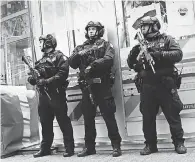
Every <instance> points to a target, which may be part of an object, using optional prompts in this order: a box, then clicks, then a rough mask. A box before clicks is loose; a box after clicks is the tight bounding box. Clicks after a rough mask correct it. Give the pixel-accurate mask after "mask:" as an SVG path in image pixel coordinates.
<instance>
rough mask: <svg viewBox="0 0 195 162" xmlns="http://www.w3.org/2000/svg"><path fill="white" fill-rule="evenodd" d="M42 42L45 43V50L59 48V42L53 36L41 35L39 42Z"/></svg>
mask: <svg viewBox="0 0 195 162" xmlns="http://www.w3.org/2000/svg"><path fill="white" fill-rule="evenodd" d="M40 40H43V41H44V43H43V48H44V49H47V48H53V49H55V48H56V46H57V40H56V38H55V37H54V36H53V35H52V34H47V35H46V36H45V35H41V36H40V37H39V41H40Z"/></svg>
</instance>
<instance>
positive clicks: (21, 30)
mask: <svg viewBox="0 0 195 162" xmlns="http://www.w3.org/2000/svg"><path fill="white" fill-rule="evenodd" d="M1 28H2V35H3V36H4V37H11V36H23V35H30V34H29V29H30V27H29V20H28V14H24V15H20V16H17V17H15V18H12V19H9V20H7V21H4V22H2V23H1Z"/></svg>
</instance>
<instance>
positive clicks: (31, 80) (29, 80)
mask: <svg viewBox="0 0 195 162" xmlns="http://www.w3.org/2000/svg"><path fill="white" fill-rule="evenodd" d="M27 81H28V82H29V83H30V84H31V85H33V86H34V85H36V79H35V78H34V77H32V76H29V77H28V79H27Z"/></svg>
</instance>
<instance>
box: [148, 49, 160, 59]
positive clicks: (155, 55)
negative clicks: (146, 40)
mask: <svg viewBox="0 0 195 162" xmlns="http://www.w3.org/2000/svg"><path fill="white" fill-rule="evenodd" d="M150 55H151V56H152V57H153V58H154V59H156V60H160V59H161V58H162V52H160V51H155V52H150Z"/></svg>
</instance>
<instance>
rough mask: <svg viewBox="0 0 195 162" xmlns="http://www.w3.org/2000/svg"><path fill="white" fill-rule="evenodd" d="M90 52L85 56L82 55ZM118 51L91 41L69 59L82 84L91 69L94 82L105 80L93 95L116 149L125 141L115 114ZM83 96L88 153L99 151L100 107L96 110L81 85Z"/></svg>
mask: <svg viewBox="0 0 195 162" xmlns="http://www.w3.org/2000/svg"><path fill="white" fill-rule="evenodd" d="M83 50H86V53H85V54H83V55H82V56H81V55H80V54H79V52H81V51H83ZM114 54H115V52H114V49H113V47H112V45H111V44H110V43H109V42H107V41H105V40H103V39H98V40H96V41H95V42H91V41H89V40H87V41H86V42H84V43H83V44H82V45H79V46H77V47H76V48H75V50H74V51H73V54H72V55H71V57H70V58H69V64H70V66H71V67H72V68H74V69H77V68H79V69H80V72H81V73H80V78H79V80H80V81H82V80H84V78H83V76H82V72H83V70H85V69H86V68H87V67H88V66H89V65H91V69H90V72H89V73H88V77H89V78H90V79H91V80H93V79H94V78H101V83H93V84H92V85H91V91H92V95H93V98H94V101H95V103H96V104H97V105H98V106H99V108H100V111H101V114H102V117H103V118H104V120H105V123H106V126H107V128H108V136H109V138H110V140H111V142H112V144H113V145H120V142H121V137H120V135H119V132H118V127H117V123H116V119H115V115H114V113H115V112H116V105H115V102H114V98H113V96H112V92H111V79H110V74H111V67H112V65H113V58H114ZM80 87H81V90H82V93H83V96H82V102H81V103H82V106H81V109H82V113H83V116H84V123H85V146H86V147H87V148H88V149H91V150H94V149H95V138H96V129H95V116H96V106H94V105H93V104H92V102H91V100H90V97H89V91H88V90H87V89H86V88H85V86H83V85H82V84H80Z"/></svg>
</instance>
